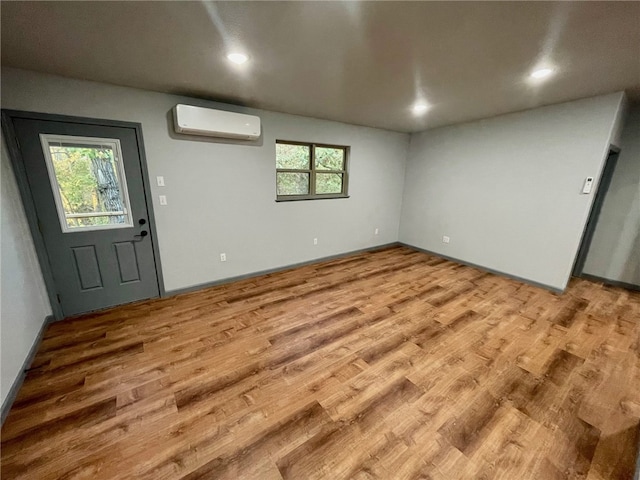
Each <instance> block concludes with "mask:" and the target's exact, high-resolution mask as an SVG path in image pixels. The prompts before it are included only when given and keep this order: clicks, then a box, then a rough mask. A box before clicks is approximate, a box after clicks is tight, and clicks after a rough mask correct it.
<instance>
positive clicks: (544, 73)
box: [531, 68, 553, 79]
mask: <svg viewBox="0 0 640 480" xmlns="http://www.w3.org/2000/svg"><path fill="white" fill-rule="evenodd" d="M552 73H553V68H539V69H538V70H534V71H533V72H531V77H532V78H537V79H541V78H547V77H548V76H549V75H551V74H552Z"/></svg>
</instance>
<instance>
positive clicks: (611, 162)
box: [571, 144, 620, 277]
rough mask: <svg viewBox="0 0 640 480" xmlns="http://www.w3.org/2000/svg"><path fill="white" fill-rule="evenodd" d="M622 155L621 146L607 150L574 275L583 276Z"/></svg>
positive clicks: (574, 264)
mask: <svg viewBox="0 0 640 480" xmlns="http://www.w3.org/2000/svg"><path fill="white" fill-rule="evenodd" d="M619 156H620V148H619V147H616V146H615V145H613V144H612V145H609V150H608V151H607V158H605V160H604V165H603V166H602V171H601V173H600V179H599V180H598V186H597V188H596V190H595V192H594V198H593V201H592V202H591V207H590V208H589V216H588V217H587V223H586V224H585V226H584V230H583V232H582V237H580V247H578V253H577V254H576V259H575V261H574V263H573V269H572V270H571V275H572V276H573V277H581V276H582V275H583V270H584V265H585V263H586V261H587V255H588V253H589V247H591V242H592V241H593V235H594V233H595V231H596V225H597V224H598V218H599V217H600V212H601V211H602V206H603V204H604V198H605V196H606V194H607V192H608V191H609V186H610V185H611V180H612V178H613V172H614V171H615V168H616V164H617V163H618V157H619Z"/></svg>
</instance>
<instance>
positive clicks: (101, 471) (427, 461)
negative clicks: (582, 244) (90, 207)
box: [2, 247, 640, 480]
mask: <svg viewBox="0 0 640 480" xmlns="http://www.w3.org/2000/svg"><path fill="white" fill-rule="evenodd" d="M639 419H640V294H638V293H633V292H629V291H625V290H621V289H615V288H607V287H603V286H602V285H600V284H596V283H591V282H588V281H582V280H574V281H573V282H572V284H571V286H570V288H569V289H568V291H567V292H566V293H565V294H564V295H562V296H558V295H555V294H553V293H550V292H548V291H546V290H542V289H539V288H536V287H532V286H529V285H525V284H522V283H519V282H517V281H512V280H508V279H505V278H502V277H499V276H496V275H492V274H489V273H485V272H482V271H480V270H477V269H474V268H470V267H466V266H462V265H459V264H456V263H453V262H449V261H446V260H443V259H440V258H437V257H434V256H429V255H426V254H424V253H420V252H415V251H413V250H410V249H408V248H403V247H394V248H389V249H385V250H381V251H377V252H373V253H364V254H360V255H355V256H351V257H346V258H342V259H339V260H334V261H330V262H324V263H320V264H316V265H311V266H306V267H302V268H297V269H294V270H289V271H285V272H280V273H275V274H271V275H266V276H262V277H258V278H253V279H249V280H244V281H241V282H236V283H233V284H228V285H224V286H219V287H215V288H210V289H207V290H202V291H199V292H195V293H190V294H184V295H180V296H177V297H173V298H168V299H162V300H156V301H149V302H145V303H139V304H135V305H130V306H125V307H121V308H117V309H114V310H111V311H108V312H105V313H100V314H95V315H90V316H86V317H84V318H78V319H73V320H67V321H64V322H59V323H55V324H52V325H51V326H50V327H49V329H48V330H47V332H46V335H45V338H44V341H43V343H42V345H41V347H40V350H39V352H38V354H37V357H36V359H35V361H34V364H33V365H32V367H31V370H30V372H29V374H28V377H27V380H26V381H25V383H24V386H23V387H22V389H21V391H20V393H19V395H18V398H17V400H16V402H15V404H14V407H13V409H12V411H11V413H10V414H9V416H8V418H7V420H6V422H5V425H4V427H3V429H2V478H3V479H14V478H15V479H18V478H21V479H22V478H24V479H26V478H29V479H84V478H91V479H102V478H104V479H118V478H122V479H133V478H136V479H137V478H144V479H154V480H158V479H174V478H175V479H178V478H184V479H196V478H211V479H226V478H229V479H231V478H233V479H260V480H271V479H274V480H275V479H278V480H280V479H314V478H322V479H343V478H344V479H347V478H357V479H434V480H435V479H447V480H451V479H509V480H514V479H536V480H547V479H549V480H554V479H579V478H587V479H590V480H602V479H630V478H632V475H633V468H634V462H635V453H636V446H637V445H638V440H639V426H638V425H639Z"/></svg>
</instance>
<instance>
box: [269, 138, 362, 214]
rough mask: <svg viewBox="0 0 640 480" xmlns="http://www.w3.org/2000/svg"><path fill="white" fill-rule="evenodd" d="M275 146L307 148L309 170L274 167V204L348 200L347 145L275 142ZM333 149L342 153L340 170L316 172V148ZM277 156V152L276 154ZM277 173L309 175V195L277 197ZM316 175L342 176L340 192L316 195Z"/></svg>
mask: <svg viewBox="0 0 640 480" xmlns="http://www.w3.org/2000/svg"><path fill="white" fill-rule="evenodd" d="M277 144H285V145H300V146H304V147H309V155H310V158H309V168H308V169H302V168H278V167H277V166H276V202H292V201H298V200H328V199H332V198H349V194H348V192H349V153H350V150H351V147H350V146H348V145H333V144H328V143H316V142H300V141H297V140H276V145H277ZM317 147H319V148H334V149H339V150H342V151H343V152H344V162H343V165H342V170H317V169H316V161H315V160H316V158H315V157H316V148H317ZM276 155H277V152H276ZM278 173H307V174H309V193H307V194H304V195H278ZM317 173H321V174H322V173H337V174H341V175H342V191H341V192H340V193H316V174H317Z"/></svg>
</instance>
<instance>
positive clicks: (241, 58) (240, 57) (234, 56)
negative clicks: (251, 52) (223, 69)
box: [227, 53, 249, 65]
mask: <svg viewBox="0 0 640 480" xmlns="http://www.w3.org/2000/svg"><path fill="white" fill-rule="evenodd" d="M227 58H228V59H229V60H230V61H232V62H233V63H237V64H238V65H242V64H243V63H244V62H246V61H247V60H249V57H247V56H246V55H245V54H243V53H230V54H229V55H227Z"/></svg>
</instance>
